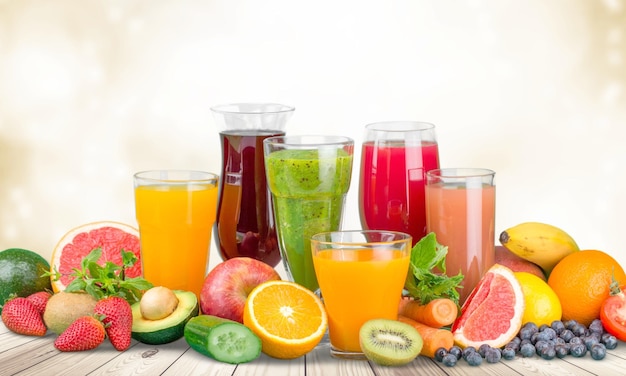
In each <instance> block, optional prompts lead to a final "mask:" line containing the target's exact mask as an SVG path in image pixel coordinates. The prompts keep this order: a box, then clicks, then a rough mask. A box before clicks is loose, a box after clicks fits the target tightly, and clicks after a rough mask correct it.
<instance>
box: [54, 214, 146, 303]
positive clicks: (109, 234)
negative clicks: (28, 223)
mask: <svg viewBox="0 0 626 376" xmlns="http://www.w3.org/2000/svg"><path fill="white" fill-rule="evenodd" d="M95 248H101V249H102V256H101V257H100V259H99V260H98V264H100V265H104V264H105V263H106V262H107V261H111V262H114V263H116V264H118V265H122V252H121V250H122V249H123V250H125V251H126V252H133V253H134V254H135V256H136V257H137V259H138V260H137V262H136V263H135V265H133V266H132V268H129V269H126V270H125V274H126V276H127V277H140V276H142V275H143V272H142V269H141V254H140V249H139V231H138V230H137V229H136V228H135V227H132V226H130V225H127V224H124V223H119V222H112V221H100V222H92V223H87V224H84V225H80V226H78V227H76V228H74V229H72V230H70V231H68V232H67V233H66V234H65V235H63V237H62V238H61V240H60V241H59V242H58V243H57V245H56V247H54V250H53V251H52V260H51V262H50V271H51V272H52V273H53V274H54V273H55V271H58V272H59V273H60V274H61V278H59V279H58V280H56V281H55V280H54V278H53V277H51V284H52V290H54V292H59V291H63V290H65V287H67V285H69V284H70V282H72V280H73V279H74V277H72V276H71V275H70V274H72V273H73V269H74V268H80V264H81V261H82V260H83V258H84V257H85V256H87V255H88V254H89V252H91V251H92V250H93V249H95Z"/></svg>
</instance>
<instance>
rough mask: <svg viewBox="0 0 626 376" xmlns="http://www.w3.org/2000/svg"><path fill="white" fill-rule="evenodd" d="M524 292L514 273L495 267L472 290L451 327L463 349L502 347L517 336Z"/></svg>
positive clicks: (520, 322)
mask: <svg viewBox="0 0 626 376" xmlns="http://www.w3.org/2000/svg"><path fill="white" fill-rule="evenodd" d="M524 307H525V302H524V292H523V290H522V287H521V285H520V283H519V281H518V280H517V278H515V274H514V273H513V271H512V270H511V269H509V268H507V267H506V266H503V265H500V264H495V265H493V266H492V267H491V268H490V269H489V270H487V272H486V273H485V275H484V276H483V277H482V279H481V280H480V282H479V283H478V285H477V286H476V287H475V288H474V290H472V293H471V294H470V296H469V297H468V298H467V300H466V301H465V303H463V307H461V315H460V316H459V318H458V319H457V320H456V321H455V322H454V324H453V325H452V333H453V334H454V342H455V343H456V344H457V345H459V346H460V347H462V348H465V347H468V346H474V347H476V348H478V347H480V345H482V344H488V345H490V346H491V347H502V346H504V345H506V344H507V343H508V342H510V341H511V340H512V339H513V337H515V336H516V335H517V333H518V332H519V330H520V328H521V327H522V318H523V317H524Z"/></svg>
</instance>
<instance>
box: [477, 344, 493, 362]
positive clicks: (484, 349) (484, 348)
mask: <svg viewBox="0 0 626 376" xmlns="http://www.w3.org/2000/svg"><path fill="white" fill-rule="evenodd" d="M490 348H491V346H489V345H488V344H486V343H483V344H482V345H480V347H479V348H478V353H479V354H480V356H482V357H483V358H484V357H485V353H486V352H487V350H489V349H490Z"/></svg>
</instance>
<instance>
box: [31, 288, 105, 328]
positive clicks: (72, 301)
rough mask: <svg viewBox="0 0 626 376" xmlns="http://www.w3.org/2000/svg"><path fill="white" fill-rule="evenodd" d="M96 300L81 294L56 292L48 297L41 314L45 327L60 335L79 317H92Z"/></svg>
mask: <svg viewBox="0 0 626 376" xmlns="http://www.w3.org/2000/svg"><path fill="white" fill-rule="evenodd" d="M96 303H97V301H96V299H95V298H94V297H93V296H91V295H89V294H87V293H83V292H58V293H56V294H54V295H52V296H51V297H50V299H49V300H48V303H47V304H46V310H45V311H44V313H43V321H44V323H45V324H46V327H48V329H50V330H51V331H53V332H55V333H56V334H61V333H63V331H64V330H65V329H67V327H68V326H70V324H71V323H73V322H74V321H75V320H76V319H77V318H79V317H81V316H88V315H93V313H94V308H95V306H96Z"/></svg>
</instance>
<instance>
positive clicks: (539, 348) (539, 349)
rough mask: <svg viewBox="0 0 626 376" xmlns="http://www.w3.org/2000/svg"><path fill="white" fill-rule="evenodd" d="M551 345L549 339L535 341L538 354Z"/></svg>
mask: <svg viewBox="0 0 626 376" xmlns="http://www.w3.org/2000/svg"><path fill="white" fill-rule="evenodd" d="M548 346H550V342H548V341H537V342H536V343H535V351H537V355H540V354H541V352H542V351H543V349H544V348H545V347H548Z"/></svg>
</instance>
